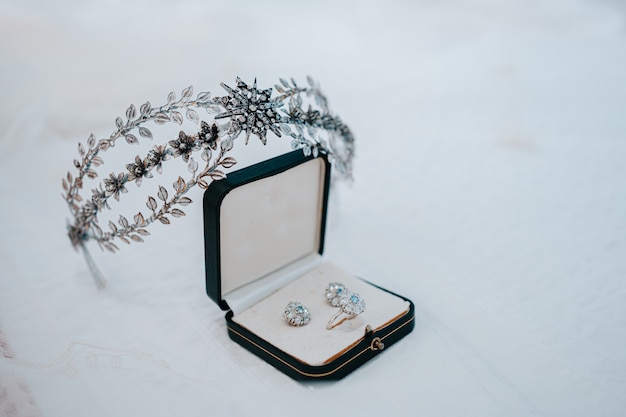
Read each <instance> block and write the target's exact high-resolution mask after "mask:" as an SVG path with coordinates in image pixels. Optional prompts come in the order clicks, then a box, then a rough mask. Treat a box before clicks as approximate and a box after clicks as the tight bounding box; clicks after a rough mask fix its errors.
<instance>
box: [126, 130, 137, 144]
mask: <svg viewBox="0 0 626 417" xmlns="http://www.w3.org/2000/svg"><path fill="white" fill-rule="evenodd" d="M124 138H125V139H126V142H127V143H129V144H130V145H134V144H137V143H139V139H137V136H135V135H133V134H132V133H129V134H127V135H126V136H124Z"/></svg>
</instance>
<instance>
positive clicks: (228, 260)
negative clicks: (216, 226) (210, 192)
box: [220, 158, 325, 298]
mask: <svg viewBox="0 0 626 417" xmlns="http://www.w3.org/2000/svg"><path fill="white" fill-rule="evenodd" d="M324 173H325V171H324V161H323V160H322V159H321V158H316V159H312V160H310V161H307V162H305V163H303V164H300V165H298V166H296V167H294V168H291V169H289V170H287V171H285V172H282V173H279V174H276V175H274V176H271V177H268V178H264V179H261V180H258V181H254V182H251V183H248V184H245V185H242V186H240V187H238V188H235V189H234V190H232V191H230V192H229V193H228V194H227V195H226V196H225V197H224V200H223V201H222V206H221V210H220V251H221V254H220V261H221V278H222V294H224V296H225V298H227V297H226V296H227V295H228V293H230V292H232V291H233V290H235V289H237V288H240V287H242V286H244V285H246V284H248V283H250V282H252V281H254V280H256V279H259V278H261V277H263V276H266V275H268V274H270V273H271V272H274V271H276V270H277V269H280V268H282V267H284V266H286V265H289V264H291V263H292V262H294V261H296V260H298V259H301V258H304V257H306V256H307V255H311V254H315V253H317V251H318V248H319V244H320V222H321V213H322V203H323V184H324Z"/></svg>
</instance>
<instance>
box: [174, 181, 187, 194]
mask: <svg viewBox="0 0 626 417" xmlns="http://www.w3.org/2000/svg"><path fill="white" fill-rule="evenodd" d="M186 186H187V184H186V183H185V180H184V179H183V177H178V179H177V180H176V181H174V190H176V193H178V194H180V193H182V192H183V191H185V187H186Z"/></svg>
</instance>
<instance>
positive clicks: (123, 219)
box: [117, 214, 128, 227]
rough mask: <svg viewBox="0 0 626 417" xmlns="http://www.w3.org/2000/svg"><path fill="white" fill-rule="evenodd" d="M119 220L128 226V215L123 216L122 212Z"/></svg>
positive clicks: (121, 223) (123, 225)
mask: <svg viewBox="0 0 626 417" xmlns="http://www.w3.org/2000/svg"><path fill="white" fill-rule="evenodd" d="M117 222H118V223H119V224H120V226H122V227H128V219H127V218H126V217H124V216H122V215H121V214H120V218H119V220H118V221H117Z"/></svg>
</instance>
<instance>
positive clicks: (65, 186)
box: [63, 178, 70, 191]
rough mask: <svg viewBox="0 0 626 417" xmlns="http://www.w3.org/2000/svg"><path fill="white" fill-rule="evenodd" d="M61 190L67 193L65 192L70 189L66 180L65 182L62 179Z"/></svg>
mask: <svg viewBox="0 0 626 417" xmlns="http://www.w3.org/2000/svg"><path fill="white" fill-rule="evenodd" d="M63 189H64V190H65V191H67V190H69V189H70V186H69V184H68V183H67V180H66V179H65V178H63Z"/></svg>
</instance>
